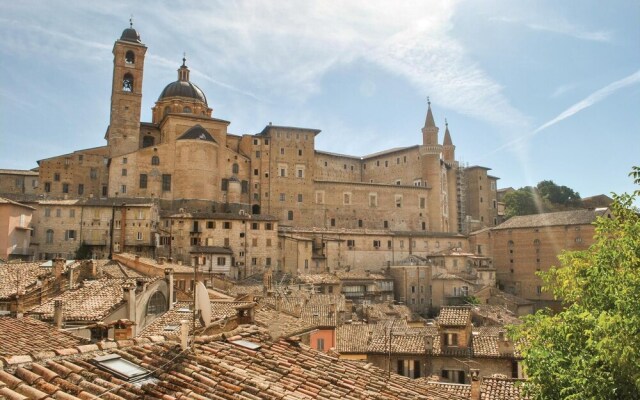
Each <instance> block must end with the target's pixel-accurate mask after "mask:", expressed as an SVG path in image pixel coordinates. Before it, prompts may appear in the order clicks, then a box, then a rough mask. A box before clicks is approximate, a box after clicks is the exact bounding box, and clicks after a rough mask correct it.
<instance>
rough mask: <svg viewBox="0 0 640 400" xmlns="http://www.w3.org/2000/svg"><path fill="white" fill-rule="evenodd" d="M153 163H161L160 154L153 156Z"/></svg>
mask: <svg viewBox="0 0 640 400" xmlns="http://www.w3.org/2000/svg"><path fill="white" fill-rule="evenodd" d="M151 165H160V157H158V156H153V157H151Z"/></svg>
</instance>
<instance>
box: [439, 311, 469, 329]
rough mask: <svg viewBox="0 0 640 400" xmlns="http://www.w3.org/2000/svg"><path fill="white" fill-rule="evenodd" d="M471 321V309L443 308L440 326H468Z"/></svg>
mask: <svg viewBox="0 0 640 400" xmlns="http://www.w3.org/2000/svg"><path fill="white" fill-rule="evenodd" d="M470 321H471V308H469V307H442V309H441V310H440V315H439V316H438V324H440V325H442V326H466V325H467V324H468V323H469V322H470Z"/></svg>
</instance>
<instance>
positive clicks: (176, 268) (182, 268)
mask: <svg viewBox="0 0 640 400" xmlns="http://www.w3.org/2000/svg"><path fill="white" fill-rule="evenodd" d="M117 256H118V258H120V257H122V258H124V259H126V260H127V261H123V262H134V261H135V260H136V255H135V254H130V253H118V255H117ZM138 262H140V263H142V264H144V265H147V266H149V267H152V268H157V269H158V270H160V271H162V273H163V274H164V270H165V268H172V269H173V272H175V273H183V274H184V273H187V274H188V273H191V274H192V273H193V267H191V266H189V265H181V264H176V263H170V262H168V261H164V262H163V263H162V264H159V263H158V261H156V260H154V259H152V258H146V257H139V258H138Z"/></svg>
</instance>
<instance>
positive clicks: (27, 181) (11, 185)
mask: <svg viewBox="0 0 640 400" xmlns="http://www.w3.org/2000/svg"><path fill="white" fill-rule="evenodd" d="M37 190H38V171H33V170H26V171H25V170H19V169H0V193H3V194H27V195H29V194H35V193H36V192H37Z"/></svg>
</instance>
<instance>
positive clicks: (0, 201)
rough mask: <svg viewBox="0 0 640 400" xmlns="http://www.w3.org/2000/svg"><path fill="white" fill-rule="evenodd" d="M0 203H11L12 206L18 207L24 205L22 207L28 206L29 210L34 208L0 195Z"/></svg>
mask: <svg viewBox="0 0 640 400" xmlns="http://www.w3.org/2000/svg"><path fill="white" fill-rule="evenodd" d="M0 204H12V205H14V206H18V207H24V208H28V209H30V210H35V208H33V207H31V206H28V205H26V204H22V203H18V202H17V201H13V200H11V199H7V198H4V197H0Z"/></svg>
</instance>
